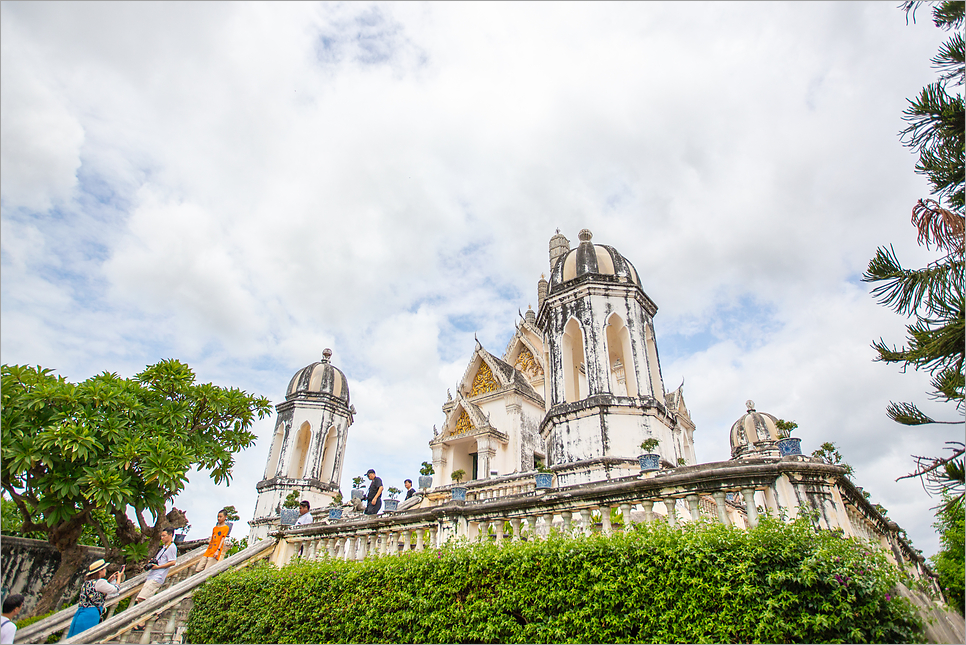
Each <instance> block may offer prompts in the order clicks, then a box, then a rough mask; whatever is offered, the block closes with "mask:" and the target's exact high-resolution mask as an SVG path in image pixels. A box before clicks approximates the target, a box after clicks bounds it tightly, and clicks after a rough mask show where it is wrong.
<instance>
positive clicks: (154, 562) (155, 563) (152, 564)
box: [144, 558, 158, 571]
mask: <svg viewBox="0 0 966 645" xmlns="http://www.w3.org/2000/svg"><path fill="white" fill-rule="evenodd" d="M156 566H158V559H157V558H151V559H150V560H148V561H147V562H146V563H145V564H144V570H145V571H150V570H151V569H153V568H154V567H156Z"/></svg>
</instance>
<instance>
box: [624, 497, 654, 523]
mask: <svg viewBox="0 0 966 645" xmlns="http://www.w3.org/2000/svg"><path fill="white" fill-rule="evenodd" d="M641 508H643V509H644V521H645V522H653V521H654V500H650V499H649V500H647V501H644V502H641ZM630 515H631V514H630V513H628V514H627V516H628V517H630Z"/></svg>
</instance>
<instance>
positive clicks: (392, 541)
mask: <svg viewBox="0 0 966 645" xmlns="http://www.w3.org/2000/svg"><path fill="white" fill-rule="evenodd" d="M388 546H389V555H397V554H398V553H399V532H398V531H389V545H388Z"/></svg>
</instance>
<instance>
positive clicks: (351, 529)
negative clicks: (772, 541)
mask: <svg viewBox="0 0 966 645" xmlns="http://www.w3.org/2000/svg"><path fill="white" fill-rule="evenodd" d="M528 482H529V483H528ZM474 484H475V482H474ZM531 484H532V475H529V476H523V475H521V476H516V477H505V478H501V479H500V480H497V481H489V480H484V481H483V482H481V483H480V484H479V485H475V486H474V485H471V486H470V487H469V488H470V489H471V490H474V491H475V495H474V498H473V499H469V495H468V496H467V497H468V499H467V501H465V502H463V501H448V502H445V503H439V504H438V505H436V506H431V507H428V508H415V509H411V510H406V511H401V512H395V513H387V514H384V515H379V516H362V517H357V518H354V519H349V520H343V521H339V520H336V521H327V522H320V523H316V524H310V525H307V526H304V527H298V528H292V529H289V530H285V531H282V532H281V533H279V534H277V536H278V537H280V538H281V539H280V541H279V544H278V545H277V547H276V549H275V552H274V553H273V555H272V561H273V562H274V563H276V564H277V565H279V566H282V565H284V564H286V563H288V562H289V561H290V560H291V559H292V558H294V557H302V558H307V559H317V558H322V557H333V558H341V559H345V560H361V559H364V558H366V557H373V556H382V555H396V554H399V553H402V552H406V551H409V550H423V549H427V548H440V547H442V546H443V545H445V544H446V543H447V541H449V540H451V539H453V538H465V539H469V540H479V539H483V538H484V536H485V537H486V539H494V540H496V541H498V542H502V541H503V540H511V541H516V540H521V539H536V538H542V537H545V536H546V535H548V534H549V532H550V531H551V530H554V529H557V530H561V531H563V532H572V531H579V532H583V533H588V532H590V531H592V530H594V529H595V528H598V527H597V526H595V525H598V524H599V530H601V531H603V532H604V533H610V532H612V531H613V530H615V527H614V526H613V524H612V520H611V512H612V510H614V509H617V511H618V512H619V514H620V516H621V517H622V522H623V523H624V524H625V525H626V524H632V523H634V522H637V521H653V520H655V519H657V518H659V517H661V518H664V520H665V521H667V522H668V523H669V524H671V525H677V524H682V523H685V522H692V521H697V520H700V519H710V520H716V521H718V522H721V523H723V524H726V525H729V524H734V525H737V526H739V527H742V528H747V527H753V526H755V525H757V524H758V521H759V509H761V511H762V512H765V513H768V514H771V515H774V516H776V517H784V518H787V519H793V518H795V517H797V516H798V515H799V513H800V512H801V509H803V508H804V509H809V511H810V516H811V517H813V521H814V522H815V524H816V526H817V527H818V528H822V529H828V530H838V531H841V532H842V533H843V534H844V535H846V536H848V537H853V536H854V537H859V538H863V539H866V540H867V541H868V542H869V543H870V545H872V546H877V547H880V548H882V549H884V550H885V551H886V553H887V554H889V555H890V556H891V559H892V560H893V561H894V562H896V563H897V564H898V563H907V564H912V565H913V569H914V571H913V573H914V574H915V575H917V577H920V578H925V577H927V573H926V572H927V569H926V568H925V567H924V565H923V563H922V560H921V555H918V554H917V553H916V552H915V551H914V550H913V549H911V547H909V545H908V544H907V543H906V542H905V541H904V540H902V539H901V538H899V536H898V533H897V530H898V527H896V526H895V525H894V524H892V523H890V522H889V521H888V520H887V519H885V518H883V517H882V516H881V514H879V512H878V511H877V510H876V509H875V508H874V507H872V506H871V505H870V504H868V502H867V501H866V500H865V499H864V497H863V496H862V495H861V493H859V492H857V491H856V490H855V488H854V486H852V484H851V482H849V481H848V479H847V478H846V477H844V469H842V468H841V467H839V466H831V465H828V464H823V463H817V462H815V461H813V460H811V459H810V458H808V457H802V456H790V457H784V458H780V459H762V460H747V461H727V462H718V463H711V464H700V465H697V466H688V467H680V468H674V469H668V470H664V471H659V472H656V473H642V474H639V475H636V476H631V477H622V478H616V479H611V480H606V481H599V482H593V483H586V484H577V485H572V486H564V487H558V488H552V489H541V490H536V489H534V488H533V486H532V485H531ZM446 490H447V489H446V488H441V489H436V490H435V491H433V494H432V495H431V496H430V501H433V499H434V498H435V499H436V500H437V501H440V502H442V497H441V496H442V495H443V494H445V492H446ZM505 529H506V530H505Z"/></svg>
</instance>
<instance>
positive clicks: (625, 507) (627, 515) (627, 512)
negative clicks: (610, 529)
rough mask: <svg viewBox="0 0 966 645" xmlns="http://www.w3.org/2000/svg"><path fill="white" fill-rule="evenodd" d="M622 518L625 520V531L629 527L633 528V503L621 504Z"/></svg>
mask: <svg viewBox="0 0 966 645" xmlns="http://www.w3.org/2000/svg"><path fill="white" fill-rule="evenodd" d="M653 506H654V504H653V502H652V503H651V507H652V508H653ZM621 519H622V520H624V530H625V531H626V530H627V529H629V528H631V524H633V522H631V505H630V504H621Z"/></svg>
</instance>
